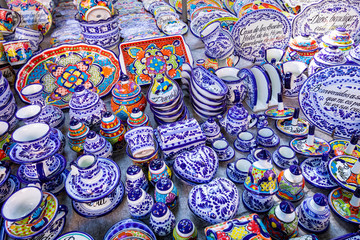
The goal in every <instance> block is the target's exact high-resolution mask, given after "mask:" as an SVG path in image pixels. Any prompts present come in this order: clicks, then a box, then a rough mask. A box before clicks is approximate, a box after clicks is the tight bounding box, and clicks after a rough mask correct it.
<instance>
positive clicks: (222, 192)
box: [188, 178, 240, 224]
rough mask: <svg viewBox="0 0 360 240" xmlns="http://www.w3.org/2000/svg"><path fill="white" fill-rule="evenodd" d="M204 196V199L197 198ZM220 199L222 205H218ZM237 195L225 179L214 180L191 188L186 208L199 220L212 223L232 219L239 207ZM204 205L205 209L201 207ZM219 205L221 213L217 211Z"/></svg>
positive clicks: (233, 185) (232, 185)
mask: <svg viewBox="0 0 360 240" xmlns="http://www.w3.org/2000/svg"><path fill="white" fill-rule="evenodd" d="M199 196H204V197H201V198H200V197H199ZM219 199H222V203H221V204H220V203H219ZM239 201H240V200H239V193H238V190H237V188H236V186H235V184H234V183H232V182H231V181H230V180H227V179H225V178H216V179H214V180H213V181H211V182H210V183H207V184H204V185H198V186H195V187H193V189H191V191H190V193H189V198H188V206H189V208H190V210H191V211H192V212H193V213H194V214H195V215H196V216H198V217H199V218H201V219H203V220H205V221H207V222H209V223H212V224H216V223H221V222H223V221H227V220H229V219H232V218H233V217H234V216H235V214H236V211H237V209H238V206H239ZM203 204H206V205H207V206H208V207H207V209H204V208H202V207H201V206H202V205H203ZM219 204H220V205H221V209H222V211H217V210H216V209H218V208H219V207H220V205H219Z"/></svg>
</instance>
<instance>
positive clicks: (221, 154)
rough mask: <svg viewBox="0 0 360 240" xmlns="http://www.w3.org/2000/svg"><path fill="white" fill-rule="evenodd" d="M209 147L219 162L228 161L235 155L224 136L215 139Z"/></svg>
mask: <svg viewBox="0 0 360 240" xmlns="http://www.w3.org/2000/svg"><path fill="white" fill-rule="evenodd" d="M211 147H212V149H213V150H214V151H215V152H216V154H217V156H218V159H219V161H220V162H224V161H229V160H231V159H233V158H234V156H235V151H234V149H233V148H232V147H231V146H230V145H229V143H228V142H227V141H226V139H225V138H220V139H215V140H214V141H213V143H212V145H211Z"/></svg>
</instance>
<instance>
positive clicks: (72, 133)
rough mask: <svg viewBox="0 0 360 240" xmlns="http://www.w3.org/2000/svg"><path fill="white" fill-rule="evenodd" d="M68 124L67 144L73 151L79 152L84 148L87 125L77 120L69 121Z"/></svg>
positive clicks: (87, 131) (87, 130)
mask: <svg viewBox="0 0 360 240" xmlns="http://www.w3.org/2000/svg"><path fill="white" fill-rule="evenodd" d="M69 125H70V127H69V132H68V133H67V137H68V139H69V146H70V148H71V149H72V150H74V151H75V152H78V153H81V152H82V151H83V150H84V143H85V140H86V136H87V134H88V133H89V127H88V126H86V125H85V124H84V123H82V122H79V121H78V120H72V121H70V123H69Z"/></svg>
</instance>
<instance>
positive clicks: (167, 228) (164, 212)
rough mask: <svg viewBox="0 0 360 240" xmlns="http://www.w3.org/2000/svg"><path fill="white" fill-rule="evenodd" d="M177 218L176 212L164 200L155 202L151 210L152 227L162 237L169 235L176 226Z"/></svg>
mask: <svg viewBox="0 0 360 240" xmlns="http://www.w3.org/2000/svg"><path fill="white" fill-rule="evenodd" d="M175 224H176V220H175V216H174V214H173V213H172V212H171V211H170V209H169V208H168V207H167V206H166V205H165V204H164V203H162V202H157V203H155V204H154V206H153V208H152V210H151V216H150V227H151V229H152V230H153V231H154V233H155V234H156V235H158V236H160V237H164V236H167V235H169V234H170V233H171V232H172V230H173V229H174V228H175Z"/></svg>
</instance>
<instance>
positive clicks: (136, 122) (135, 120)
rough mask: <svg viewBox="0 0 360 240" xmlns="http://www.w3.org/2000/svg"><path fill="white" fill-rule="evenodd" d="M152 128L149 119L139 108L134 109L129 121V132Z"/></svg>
mask: <svg viewBox="0 0 360 240" xmlns="http://www.w3.org/2000/svg"><path fill="white" fill-rule="evenodd" d="M145 126H150V122H149V117H148V115H147V114H145V113H144V112H142V111H140V109H138V108H134V109H133V110H132V112H131V114H130V116H129V118H128V119H127V128H128V129H127V130H128V131H129V130H131V129H133V128H136V127H145Z"/></svg>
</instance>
